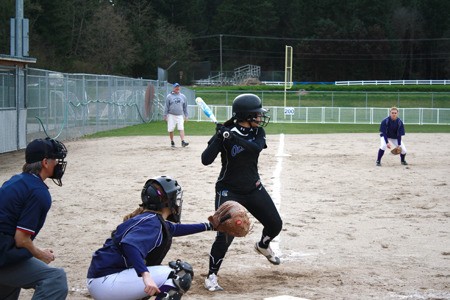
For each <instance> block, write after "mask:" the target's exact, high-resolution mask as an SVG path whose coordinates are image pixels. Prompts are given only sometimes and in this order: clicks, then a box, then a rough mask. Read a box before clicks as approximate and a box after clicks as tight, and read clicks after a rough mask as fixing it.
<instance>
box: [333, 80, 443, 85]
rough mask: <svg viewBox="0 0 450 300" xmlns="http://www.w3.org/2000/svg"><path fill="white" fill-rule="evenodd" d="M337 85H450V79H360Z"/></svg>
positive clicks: (337, 83)
mask: <svg viewBox="0 0 450 300" xmlns="http://www.w3.org/2000/svg"><path fill="white" fill-rule="evenodd" d="M334 84H335V85H433V84H439V85H448V84H450V80H445V79H444V80H423V79H420V80H360V81H335V83H334Z"/></svg>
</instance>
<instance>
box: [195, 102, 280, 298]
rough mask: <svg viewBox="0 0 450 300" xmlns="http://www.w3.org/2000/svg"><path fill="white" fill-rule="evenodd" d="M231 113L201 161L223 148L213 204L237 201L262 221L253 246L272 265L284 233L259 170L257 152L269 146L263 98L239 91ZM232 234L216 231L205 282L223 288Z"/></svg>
mask: <svg viewBox="0 0 450 300" xmlns="http://www.w3.org/2000/svg"><path fill="white" fill-rule="evenodd" d="M232 113H233V114H232V118H231V119H230V120H228V121H226V122H225V123H224V124H223V125H221V124H218V125H217V127H216V133H215V134H214V135H213V137H212V138H211V139H210V140H209V141H208V146H207V148H206V149H205V150H204V151H203V153H202V157H201V159H202V163H203V165H205V166H206V165H210V164H212V163H213V162H214V160H215V159H216V157H217V156H218V155H219V153H220V157H221V161H222V169H221V170H220V174H219V177H218V179H217V181H216V186H215V192H216V193H215V202H214V204H215V208H216V209H219V211H220V207H219V206H221V205H224V204H223V203H225V204H227V202H229V201H230V200H234V201H236V202H239V203H240V204H241V205H242V206H244V207H245V208H246V209H247V210H248V212H249V213H251V214H252V215H253V216H254V217H255V218H256V219H257V220H258V221H259V222H260V223H261V224H262V225H263V226H264V228H263V231H262V235H261V239H260V240H259V241H258V242H256V243H255V245H254V249H255V251H256V252H257V253H258V254H261V255H263V256H264V257H265V258H267V259H268V260H269V262H270V263H272V264H274V265H278V264H280V258H279V257H278V256H277V255H276V254H275V253H274V252H273V251H272V249H271V247H270V242H271V241H272V240H273V239H274V238H275V237H276V236H277V235H278V234H279V233H280V231H281V229H282V225H283V223H282V220H281V217H280V214H279V213H278V210H277V208H276V206H275V204H274V203H273V201H272V198H271V197H270V195H269V193H267V191H266V189H265V188H264V186H263V184H262V182H261V179H260V176H259V173H258V158H259V154H260V153H261V151H262V150H264V149H265V148H267V145H266V134H265V131H264V128H263V127H264V126H265V125H267V124H268V122H269V117H268V116H267V115H266V113H267V110H265V109H264V108H262V103H261V99H259V97H258V96H256V95H253V94H242V95H239V96H237V97H236V98H235V99H234V101H233V105H232ZM233 239H234V236H232V235H230V234H226V233H224V232H220V231H218V233H217V235H216V239H215V241H214V243H213V245H212V247H211V252H210V254H209V270H208V276H207V277H206V279H205V288H206V289H207V290H209V291H220V290H223V289H222V287H221V286H220V285H219V284H218V282H217V273H218V272H219V269H220V266H221V264H222V263H223V260H224V257H225V254H226V253H227V251H228V248H229V247H230V245H231V243H232V242H233Z"/></svg>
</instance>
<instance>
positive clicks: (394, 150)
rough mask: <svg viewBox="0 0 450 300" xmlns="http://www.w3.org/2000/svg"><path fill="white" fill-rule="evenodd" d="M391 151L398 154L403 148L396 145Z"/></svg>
mask: <svg viewBox="0 0 450 300" xmlns="http://www.w3.org/2000/svg"><path fill="white" fill-rule="evenodd" d="M391 153H392V154H394V155H398V154H400V153H402V148H401V147H400V146H398V147H395V148H394V149H392V150H391Z"/></svg>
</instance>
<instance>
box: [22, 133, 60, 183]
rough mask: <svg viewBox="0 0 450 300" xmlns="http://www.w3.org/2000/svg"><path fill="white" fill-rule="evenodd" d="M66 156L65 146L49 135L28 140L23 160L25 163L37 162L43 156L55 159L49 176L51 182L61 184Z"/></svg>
mask: <svg viewBox="0 0 450 300" xmlns="http://www.w3.org/2000/svg"><path fill="white" fill-rule="evenodd" d="M66 156H67V148H66V146H65V145H64V144H63V143H61V142H60V141H58V140H54V139H51V138H49V137H47V138H45V139H35V140H33V141H32V142H30V143H29V144H28V146H27V148H26V150H25V161H26V163H27V164H31V163H34V162H38V161H41V160H43V159H44V158H48V159H55V160H56V161H57V164H56V166H55V168H54V170H53V174H52V176H50V178H51V179H52V180H53V182H54V183H55V184H56V185H58V186H62V181H61V179H62V177H63V175H64V172H65V170H66V165H67V162H66V161H64V159H65V158H66Z"/></svg>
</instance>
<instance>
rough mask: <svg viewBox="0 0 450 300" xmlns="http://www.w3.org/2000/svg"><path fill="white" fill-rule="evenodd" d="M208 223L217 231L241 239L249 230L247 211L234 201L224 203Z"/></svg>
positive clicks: (209, 218)
mask: <svg viewBox="0 0 450 300" xmlns="http://www.w3.org/2000/svg"><path fill="white" fill-rule="evenodd" d="M208 221H209V222H210V223H211V224H212V226H213V228H214V229H215V230H217V231H220V232H224V233H226V234H228V235H232V236H237V237H243V236H246V235H247V234H248V232H249V230H250V219H249V218H248V215H247V210H246V209H245V207H243V206H242V205H241V204H239V203H238V202H236V201H226V202H224V203H223V204H222V205H220V206H219V208H218V209H217V210H216V212H215V213H214V215H212V216H209V217H208Z"/></svg>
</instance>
